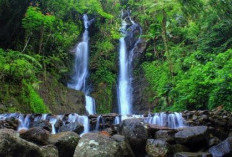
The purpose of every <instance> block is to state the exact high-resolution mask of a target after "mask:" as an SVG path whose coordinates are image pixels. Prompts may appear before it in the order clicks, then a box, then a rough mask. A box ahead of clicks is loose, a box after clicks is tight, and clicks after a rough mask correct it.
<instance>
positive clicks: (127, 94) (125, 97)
mask: <svg viewBox="0 0 232 157" xmlns="http://www.w3.org/2000/svg"><path fill="white" fill-rule="evenodd" d="M132 23H133V24H134V22H132ZM126 27H127V22H126V21H125V19H123V20H122V27H121V31H122V35H123V37H121V38H120V40H119V41H120V51H119V79H118V80H119V83H118V84H119V85H118V106H119V113H120V114H122V115H127V114H131V105H132V88H131V79H132V78H131V74H130V71H131V63H130V61H131V60H132V59H130V58H129V57H130V55H128V52H127V46H126V41H125V36H126V34H127V31H126Z"/></svg>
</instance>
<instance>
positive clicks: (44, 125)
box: [32, 120, 52, 132]
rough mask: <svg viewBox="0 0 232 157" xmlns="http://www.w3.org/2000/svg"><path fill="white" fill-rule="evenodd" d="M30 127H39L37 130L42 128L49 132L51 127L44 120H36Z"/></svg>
mask: <svg viewBox="0 0 232 157" xmlns="http://www.w3.org/2000/svg"><path fill="white" fill-rule="evenodd" d="M32 127H39V128H43V129H45V130H47V131H49V132H51V131H52V125H51V124H50V123H49V122H48V121H46V120H38V121H35V122H33V124H32Z"/></svg>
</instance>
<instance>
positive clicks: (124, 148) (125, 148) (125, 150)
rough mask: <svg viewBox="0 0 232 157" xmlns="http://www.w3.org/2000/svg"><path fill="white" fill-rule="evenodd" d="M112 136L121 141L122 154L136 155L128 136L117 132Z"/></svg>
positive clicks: (132, 156)
mask: <svg viewBox="0 0 232 157" xmlns="http://www.w3.org/2000/svg"><path fill="white" fill-rule="evenodd" d="M111 138H112V139H114V140H115V141H116V142H118V143H119V145H120V148H121V153H122V156H127V157H134V156H135V155H134V153H133V151H132V149H131V147H130V144H129V142H128V141H127V140H126V138H125V137H124V136H121V135H117V134H116V135H114V136H112V137H111Z"/></svg>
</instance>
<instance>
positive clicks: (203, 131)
mask: <svg viewBox="0 0 232 157" xmlns="http://www.w3.org/2000/svg"><path fill="white" fill-rule="evenodd" d="M207 133H208V127H206V126H194V127H186V128H183V129H182V130H179V131H178V132H177V133H176V134H175V139H176V142H177V143H180V144H190V145H194V144H196V143H199V142H202V141H206V140H207V138H208V134H207Z"/></svg>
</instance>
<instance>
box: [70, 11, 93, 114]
mask: <svg viewBox="0 0 232 157" xmlns="http://www.w3.org/2000/svg"><path fill="white" fill-rule="evenodd" d="M83 21H84V27H85V31H84V33H83V37H82V41H81V42H80V43H79V44H78V45H77V47H76V51H75V66H74V75H73V76H72V80H71V82H70V83H68V87H69V88H72V89H75V90H81V91H83V92H84V93H85V95H86V96H85V102H86V104H85V108H86V111H87V112H88V113H89V114H95V113H96V111H95V100H94V99H93V98H91V97H90V96H88V95H89V89H88V86H87V77H88V75H89V72H88V62H89V31H88V28H89V26H90V25H91V23H92V22H93V19H92V20H89V19H88V16H87V15H86V14H85V15H84V16H83Z"/></svg>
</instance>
